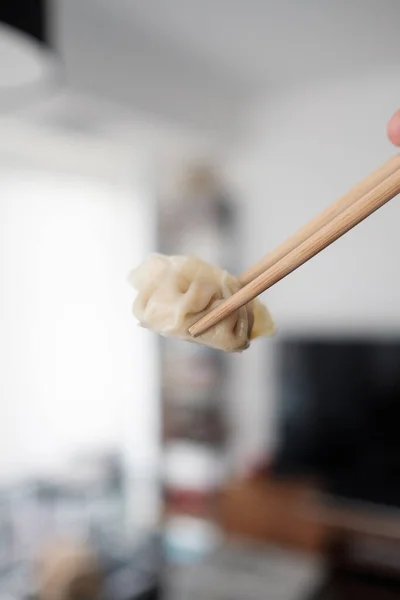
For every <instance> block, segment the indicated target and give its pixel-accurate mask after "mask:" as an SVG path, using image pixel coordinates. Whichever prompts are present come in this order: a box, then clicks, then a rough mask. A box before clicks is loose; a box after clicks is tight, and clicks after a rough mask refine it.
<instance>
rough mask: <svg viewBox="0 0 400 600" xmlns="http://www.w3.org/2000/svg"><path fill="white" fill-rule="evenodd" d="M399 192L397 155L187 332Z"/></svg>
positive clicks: (195, 331) (262, 287)
mask: <svg viewBox="0 0 400 600" xmlns="http://www.w3.org/2000/svg"><path fill="white" fill-rule="evenodd" d="M399 193H400V154H398V155H396V156H394V157H393V158H392V159H391V160H389V161H388V162H387V163H385V164H384V165H383V166H382V167H380V168H379V169H378V170H377V171H374V172H373V173H372V174H371V175H370V176H369V177H367V178H366V179H364V181H362V182H361V183H359V184H358V185H357V186H356V187H354V188H353V189H352V190H350V192H348V193H347V194H346V195H345V196H343V197H342V198H340V199H339V200H338V201H337V202H335V203H334V204H332V205H331V206H329V207H328V208H327V209H326V210H325V211H324V212H323V213H321V214H320V215H319V216H318V217H316V218H315V219H313V220H312V221H311V222H310V223H308V224H307V225H305V226H304V227H303V228H302V229H300V230H299V231H298V232H297V233H295V234H294V235H293V236H292V237H290V238H289V239H288V240H286V241H285V242H283V244H281V245H280V246H278V247H277V248H276V249H275V250H274V251H273V252H271V253H270V254H268V255H267V256H265V257H264V258H262V259H261V260H260V261H259V262H257V263H256V264H254V265H253V266H252V267H250V268H249V269H248V270H247V271H246V272H245V273H243V274H242V275H241V276H240V277H239V281H240V283H241V284H243V286H244V287H242V288H241V289H240V290H239V291H238V292H236V294H233V296H231V297H230V298H228V299H227V300H225V301H224V302H222V303H221V304H220V305H219V306H218V307H217V308H215V309H213V310H211V311H210V312H209V313H207V314H206V315H204V317H202V318H201V319H200V320H199V321H197V322H196V323H194V325H192V327H190V329H189V333H190V334H191V335H192V336H193V337H197V336H198V335H201V334H202V333H204V332H205V331H207V330H208V329H210V327H213V326H214V325H216V324H217V323H219V322H220V321H222V320H223V319H225V318H226V317H228V316H229V315H230V314H231V313H233V312H234V311H235V310H238V309H239V308H241V307H242V306H244V305H245V304H247V303H248V302H251V300H253V299H254V298H256V296H258V295H259V294H262V293H263V292H265V291H266V290H267V289H269V288H270V287H271V286H273V285H275V283H278V281H281V279H283V278H284V277H286V276H287V275H289V273H292V272H293V271H295V270H296V269H298V268H299V267H300V266H301V265H303V264H304V263H305V262H307V261H308V260H310V258H312V257H313V256H315V255H316V254H318V253H319V252H321V250H324V248H327V246H329V245H330V244H332V243H333V242H335V241H336V240H337V239H339V238H340V237H341V236H342V235H344V234H345V233H347V232H348V231H350V229H353V227H355V226H356V225H358V223H361V221H363V220H364V219H366V218H367V217H369V216H370V215H371V214H372V213H373V212H375V211H376V210H378V208H381V206H383V205H384V204H386V203H387V202H389V200H391V199H392V198H394V197H395V196H397V194H399Z"/></svg>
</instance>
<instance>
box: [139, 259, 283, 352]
mask: <svg viewBox="0 0 400 600" xmlns="http://www.w3.org/2000/svg"><path fill="white" fill-rule="evenodd" d="M130 282H131V284H132V285H133V287H134V288H135V289H136V291H137V292H138V294H137V297H136V300H135V302H134V304H133V314H134V315H135V317H136V318H137V320H138V321H139V323H140V325H141V326H143V327H146V328H147V329H150V330H151V331H155V332H157V333H159V334H160V335H163V336H166V337H175V338H179V339H182V340H186V341H188V342H196V343H199V344H201V345H203V346H208V347H210V348H215V349H218V350H224V351H225V352H240V351H242V350H245V349H246V348H248V346H249V345H250V341H251V340H253V339H254V338H256V337H260V336H269V335H272V334H273V333H274V329H275V327H274V323H273V321H272V318H271V316H270V314H269V312H268V310H267V308H266V307H265V306H263V305H262V304H261V303H260V302H259V301H258V300H253V301H252V302H250V303H249V304H247V305H246V306H243V307H242V308H241V309H239V310H238V311H236V312H235V313H234V314H232V315H230V316H229V317H228V318H226V319H224V320H223V321H221V322H220V323H218V325H216V326H214V327H212V328H211V329H209V330H208V331H206V332H205V333H204V334H202V335H201V336H199V337H197V338H193V337H192V336H191V335H190V333H189V332H188V329H189V327H190V326H191V325H193V323H195V322H196V321H198V319H200V318H201V317H202V316H203V315H204V314H205V313H206V312H208V311H210V310H211V309H212V308H215V307H216V306H218V304H220V303H221V302H222V301H223V300H225V299H226V298H229V297H230V296H232V294H234V293H235V292H236V291H238V290H239V289H240V283H239V281H238V280H237V279H235V278H234V277H232V276H231V275H229V273H227V271H223V270H222V269H219V268H218V267H213V266H211V265H209V264H207V263H205V262H203V261H202V260H200V259H198V258H194V257H186V256H165V255H162V254H153V255H151V256H150V257H149V258H147V259H146V260H145V261H144V262H143V263H142V264H141V265H140V266H139V267H138V268H137V269H135V270H134V271H133V272H132V273H131V275H130Z"/></svg>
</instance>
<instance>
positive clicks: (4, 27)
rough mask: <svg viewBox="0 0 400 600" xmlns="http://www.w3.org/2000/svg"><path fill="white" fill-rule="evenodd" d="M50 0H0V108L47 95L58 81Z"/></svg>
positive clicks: (15, 106) (20, 105)
mask: <svg viewBox="0 0 400 600" xmlns="http://www.w3.org/2000/svg"><path fill="white" fill-rule="evenodd" d="M50 3H51V0H50V2H49V1H48V0H0V111H2V110H7V111H8V110H12V109H18V108H21V107H26V105H27V104H29V103H31V102H34V101H39V100H42V99H44V98H45V97H46V96H47V94H48V93H50V92H51V91H52V90H53V89H54V88H55V87H56V85H57V84H58V82H59V73H60V61H59V59H58V57H57V53H56V52H55V50H54V48H53V47H52V35H53V31H52V30H51V29H52V28H51V22H50V17H51V14H50V10H49V5H50Z"/></svg>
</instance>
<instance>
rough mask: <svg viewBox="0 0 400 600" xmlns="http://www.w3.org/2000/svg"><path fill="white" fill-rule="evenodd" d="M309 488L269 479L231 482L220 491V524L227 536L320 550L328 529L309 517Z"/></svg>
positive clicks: (296, 483)
mask: <svg viewBox="0 0 400 600" xmlns="http://www.w3.org/2000/svg"><path fill="white" fill-rule="evenodd" d="M310 489H311V488H310V486H309V485H307V484H305V483H300V482H299V483H298V482H294V483H291V482H286V481H273V480H270V479H265V481H254V480H248V481H236V482H235V481H234V482H231V483H230V484H229V485H227V486H226V487H225V489H224V490H223V491H222V493H221V500H220V507H219V518H220V523H221V526H222V528H223V530H224V532H225V534H226V535H227V536H229V537H233V538H235V537H237V538H245V539H246V538H248V539H254V540H258V541H263V542H271V543H276V544H278V545H282V546H287V547H291V548H293V549H299V550H305V551H308V552H321V551H322V549H323V547H324V545H325V543H326V542H327V540H328V537H329V529H328V528H327V527H326V526H325V525H324V524H323V523H321V522H316V521H314V522H313V521H312V520H311V519H310V515H309V505H308V502H307V499H308V496H309V493H310Z"/></svg>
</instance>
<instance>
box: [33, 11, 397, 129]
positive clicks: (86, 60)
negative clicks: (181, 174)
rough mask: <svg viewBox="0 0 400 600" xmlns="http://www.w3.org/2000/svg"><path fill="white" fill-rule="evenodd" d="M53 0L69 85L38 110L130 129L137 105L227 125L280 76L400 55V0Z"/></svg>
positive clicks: (188, 122)
mask: <svg viewBox="0 0 400 600" xmlns="http://www.w3.org/2000/svg"><path fill="white" fill-rule="evenodd" d="M52 6H53V8H54V11H53V17H54V23H55V31H54V40H55V44H56V46H57V48H58V50H59V52H60V54H61V57H62V59H63V62H64V66H65V74H66V80H67V84H68V85H67V89H68V90H72V94H71V93H70V92H69V91H68V94H64V95H63V96H62V97H61V99H60V98H57V99H55V101H53V103H51V102H50V104H49V103H47V105H46V106H45V109H44V110H42V112H41V111H40V109H39V110H38V112H37V114H39V115H41V117H42V118H43V116H45V118H46V119H47V120H50V121H51V120H53V124H57V123H58V124H59V125H60V126H62V127H67V128H70V129H71V128H72V129H76V130H83V131H85V130H86V131H87V132H89V131H91V132H95V131H96V130H98V131H99V130H100V129H101V130H103V131H104V130H108V132H110V131H112V130H113V131H114V132H117V131H118V135H119V136H120V137H122V138H123V137H124V136H125V137H129V135H130V133H128V132H129V127H128V126H126V125H125V124H126V123H128V122H129V115H130V114H133V113H135V114H136V115H137V114H139V115H140V114H143V115H147V116H151V117H157V118H159V119H163V120H164V123H167V124H172V125H179V126H180V127H183V128H186V131H188V130H191V131H197V132H201V134H213V135H218V136H221V135H223V136H227V135H229V134H230V133H231V132H232V131H234V130H236V129H238V127H239V124H240V122H241V119H242V117H243V115H245V114H246V112H247V111H248V110H249V107H251V106H252V103H255V102H258V101H259V99H260V98H266V100H267V101H268V97H270V96H272V95H273V94H274V93H276V91H277V90H280V89H281V88H282V86H288V85H293V84H299V83H303V84H304V83H305V82H307V81H313V80H315V79H316V78H321V77H335V76H340V75H348V74H351V73H354V74H355V75H357V74H358V73H360V72H361V71H366V70H368V69H374V70H376V68H377V66H379V65H389V64H391V65H393V64H395V65H396V63H397V64H399V63H400V36H399V35H398V29H399V23H400V2H399V1H398V0H351V1H348V0H334V1H333V0H162V1H161V0H53V2H52ZM84 98H86V100H84ZM89 99H91V100H90V101H89ZM116 106H118V107H119V109H118V111H116V109H115V107H116Z"/></svg>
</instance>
